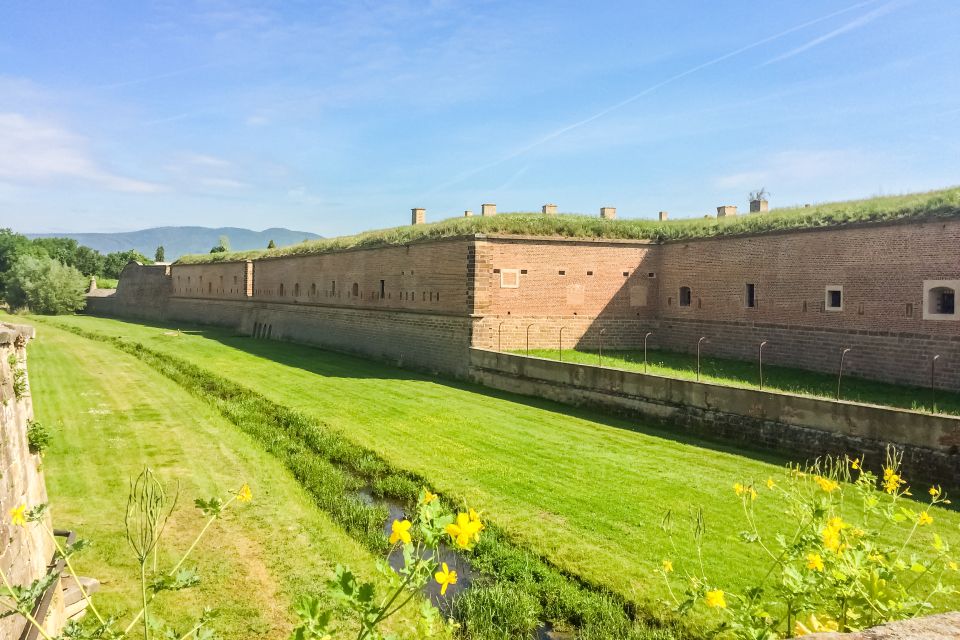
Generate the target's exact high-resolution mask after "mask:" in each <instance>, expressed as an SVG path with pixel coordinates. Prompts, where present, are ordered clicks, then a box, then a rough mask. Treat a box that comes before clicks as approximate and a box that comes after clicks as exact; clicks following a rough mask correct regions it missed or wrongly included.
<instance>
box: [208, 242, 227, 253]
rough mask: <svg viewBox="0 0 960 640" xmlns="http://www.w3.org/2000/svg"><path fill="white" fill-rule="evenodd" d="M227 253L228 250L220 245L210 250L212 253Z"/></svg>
mask: <svg viewBox="0 0 960 640" xmlns="http://www.w3.org/2000/svg"><path fill="white" fill-rule="evenodd" d="M226 251H227V248H226V247H225V246H223V245H222V244H218V245H217V246H215V247H214V248H213V249H210V253H225V252H226Z"/></svg>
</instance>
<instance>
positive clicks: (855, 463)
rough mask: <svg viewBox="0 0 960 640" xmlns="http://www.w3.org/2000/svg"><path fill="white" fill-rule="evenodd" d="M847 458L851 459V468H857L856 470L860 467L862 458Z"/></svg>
mask: <svg viewBox="0 0 960 640" xmlns="http://www.w3.org/2000/svg"><path fill="white" fill-rule="evenodd" d="M847 460H850V468H851V469H855V470H859V469H860V458H847Z"/></svg>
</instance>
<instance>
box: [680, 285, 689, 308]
mask: <svg viewBox="0 0 960 640" xmlns="http://www.w3.org/2000/svg"><path fill="white" fill-rule="evenodd" d="M691 297H692V296H691V293H690V287H680V306H681V307H689V306H690V300H691Z"/></svg>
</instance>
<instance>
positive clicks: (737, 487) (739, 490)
mask: <svg viewBox="0 0 960 640" xmlns="http://www.w3.org/2000/svg"><path fill="white" fill-rule="evenodd" d="M733 492H734V493H736V494H737V496H739V497H741V498H742V497H743V496H750V499H751V500H756V499H757V490H756V489H754V488H753V487H751V486H749V485H743V484H740V483H739V482H737V483H736V484H734V485H733Z"/></svg>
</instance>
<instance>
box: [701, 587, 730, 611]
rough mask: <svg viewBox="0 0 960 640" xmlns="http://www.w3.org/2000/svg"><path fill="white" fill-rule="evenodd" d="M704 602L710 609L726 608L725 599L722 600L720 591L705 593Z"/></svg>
mask: <svg viewBox="0 0 960 640" xmlns="http://www.w3.org/2000/svg"><path fill="white" fill-rule="evenodd" d="M706 602H707V606H708V607H710V608H711V609H726V608H727V599H726V598H724V596H723V591H722V590H720V589H714V590H713V591H707V597H706Z"/></svg>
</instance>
